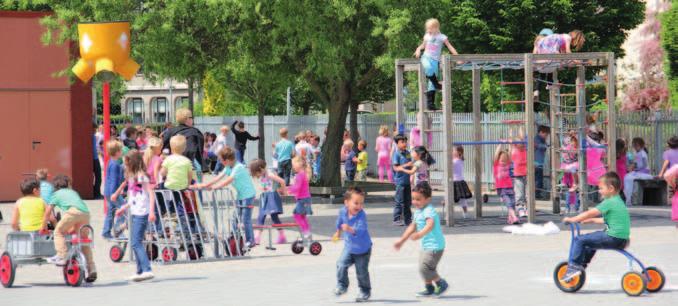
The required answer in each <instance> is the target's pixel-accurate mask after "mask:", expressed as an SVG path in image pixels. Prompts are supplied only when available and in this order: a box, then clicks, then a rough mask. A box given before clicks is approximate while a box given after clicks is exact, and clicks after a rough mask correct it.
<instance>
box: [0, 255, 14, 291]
mask: <svg viewBox="0 0 678 306" xmlns="http://www.w3.org/2000/svg"><path fill="white" fill-rule="evenodd" d="M15 275H16V266H14V263H13V262H12V256H10V255H9V253H8V252H4V253H2V256H0V283H2V286H3V287H5V288H10V287H12V284H14V276H15Z"/></svg>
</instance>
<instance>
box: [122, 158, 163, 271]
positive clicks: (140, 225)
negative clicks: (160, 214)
mask: <svg viewBox="0 0 678 306" xmlns="http://www.w3.org/2000/svg"><path fill="white" fill-rule="evenodd" d="M125 160H126V162H125V178H126V179H127V186H128V188H127V204H125V205H123V206H122V207H121V208H120V209H119V210H118V211H117V212H116V213H115V215H116V216H118V217H119V216H121V215H122V214H123V213H124V211H125V210H126V209H127V208H129V210H130V213H131V214H132V218H131V221H132V225H131V226H132V228H131V234H130V238H131V244H130V246H131V247H132V251H133V252H134V259H135V260H136V264H137V273H136V274H135V275H134V276H132V277H131V278H130V280H132V281H135V282H141V281H145V280H149V279H152V278H153V277H155V276H154V275H153V272H151V264H150V263H149V260H148V254H147V253H146V248H145V247H144V244H143V241H144V237H145V235H146V229H147V228H148V225H149V224H153V223H155V209H153V208H152V206H151V203H155V192H154V191H153V186H152V185H151V183H150V180H149V178H148V173H147V172H146V166H145V165H144V161H143V157H142V156H141V153H140V152H139V151H137V150H131V151H129V152H128V153H127V156H125Z"/></svg>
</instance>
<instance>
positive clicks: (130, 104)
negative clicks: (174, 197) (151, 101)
mask: <svg viewBox="0 0 678 306" xmlns="http://www.w3.org/2000/svg"><path fill="white" fill-rule="evenodd" d="M127 115H128V116H130V117H132V123H135V124H141V123H144V100H143V99H141V98H131V99H129V100H127Z"/></svg>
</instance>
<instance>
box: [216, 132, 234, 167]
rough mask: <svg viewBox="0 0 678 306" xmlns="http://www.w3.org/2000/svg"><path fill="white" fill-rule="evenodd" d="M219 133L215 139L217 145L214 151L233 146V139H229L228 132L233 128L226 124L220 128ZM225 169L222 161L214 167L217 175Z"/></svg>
mask: <svg viewBox="0 0 678 306" xmlns="http://www.w3.org/2000/svg"><path fill="white" fill-rule="evenodd" d="M219 132H220V133H219V135H217V139H216V140H215V141H214V142H215V146H214V153H217V152H219V151H221V149H223V148H224V147H227V146H228V147H232V146H233V141H229V138H228V133H229V132H231V129H230V128H229V127H228V126H226V125H224V126H222V127H221V128H219ZM223 169H224V165H222V164H221V163H220V162H217V165H216V167H215V168H214V175H217V174H219V173H220V172H221V170H223Z"/></svg>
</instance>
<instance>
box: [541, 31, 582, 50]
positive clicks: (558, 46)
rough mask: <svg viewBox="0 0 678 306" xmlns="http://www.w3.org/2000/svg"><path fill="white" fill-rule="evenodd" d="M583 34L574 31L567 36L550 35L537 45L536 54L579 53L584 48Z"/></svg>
mask: <svg viewBox="0 0 678 306" xmlns="http://www.w3.org/2000/svg"><path fill="white" fill-rule="evenodd" d="M584 42H586V38H585V37H584V33H582V31H579V30H574V31H572V32H570V33H568V34H551V35H548V36H546V37H544V38H542V39H541V40H539V42H538V43H537V47H536V49H537V50H536V51H537V52H534V53H537V54H558V53H572V49H573V48H574V50H575V51H579V50H580V49H581V47H582V46H584Z"/></svg>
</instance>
